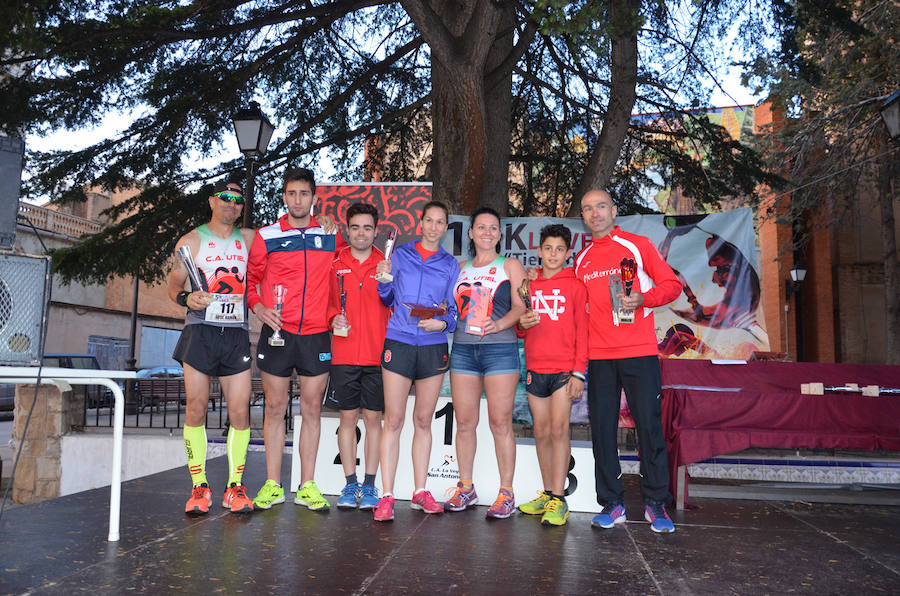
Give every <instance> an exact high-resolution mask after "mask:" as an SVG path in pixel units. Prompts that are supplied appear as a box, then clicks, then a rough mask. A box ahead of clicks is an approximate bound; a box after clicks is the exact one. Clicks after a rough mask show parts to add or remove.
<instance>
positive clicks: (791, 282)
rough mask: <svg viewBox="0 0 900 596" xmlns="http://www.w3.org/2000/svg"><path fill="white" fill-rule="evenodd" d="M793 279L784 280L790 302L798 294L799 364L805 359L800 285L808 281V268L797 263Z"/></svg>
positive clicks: (796, 307) (795, 311)
mask: <svg viewBox="0 0 900 596" xmlns="http://www.w3.org/2000/svg"><path fill="white" fill-rule="evenodd" d="M790 273H791V278H790V279H785V280H784V294H785V298H786V299H787V301H788V302H790V300H791V296H793V295H794V294H797V299H796V305H795V307H794V333H796V334H797V362H800V361H801V359H802V358H803V330H802V329H801V325H802V321H803V319H802V318H801V315H800V295H799V294H800V284H802V283H803V280H804V279H806V267H804V266H803V265H801V264H800V263H795V264H794V266H793V267H791V271H790ZM784 317H785V321H784V323H785V338H786V337H787V306H785V313H784ZM787 347H788V346H785V351H787Z"/></svg>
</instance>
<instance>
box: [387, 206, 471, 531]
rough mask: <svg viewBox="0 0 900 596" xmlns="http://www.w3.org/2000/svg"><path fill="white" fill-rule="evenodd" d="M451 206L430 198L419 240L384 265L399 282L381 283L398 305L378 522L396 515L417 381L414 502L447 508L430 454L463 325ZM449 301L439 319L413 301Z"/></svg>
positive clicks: (432, 509) (390, 342)
mask: <svg viewBox="0 0 900 596" xmlns="http://www.w3.org/2000/svg"><path fill="white" fill-rule="evenodd" d="M448 216H449V212H448V211H447V207H446V206H445V205H444V204H443V203H441V202H439V201H431V202H430V203H427V204H426V205H425V207H423V208H422V218H421V227H422V236H421V239H420V240H417V241H415V242H410V243H408V244H403V245H401V246H399V247H397V249H396V250H394V252H393V254H392V255H391V258H390V260H385V261H382V262H380V263H379V264H378V268H377V272H378V273H379V274H381V273H390V274H392V275H393V276H394V279H393V281H391V282H388V283H379V284H378V294H379V296H381V301H382V302H383V303H384V304H385V305H386V306H390V307H393V309H394V315H393V316H392V317H391V319H390V320H389V321H388V326H387V333H386V335H385V340H384V352H383V353H382V355H381V371H382V372H381V374H382V379H383V381H384V431H383V432H382V433H381V446H380V454H381V482H382V488H383V489H384V494H383V496H382V497H381V500H380V501H379V502H378V505H377V506H376V507H375V520H376V521H390V520H392V519H394V495H393V491H394V477H395V476H396V473H397V460H398V458H399V456H400V431H401V430H403V420H404V418H405V417H406V402H407V401H408V399H409V389H410V386H411V385H412V383H413V382H415V384H416V402H415V406H414V408H415V409H414V410H413V424H414V426H415V430H414V432H413V441H412V460H413V478H414V480H415V485H416V486H415V492H414V493H413V498H412V504H411V507H412V508H413V509H418V510H421V511H424V512H425V513H441V512H442V511H443V507H442V506H441V505H440V504H438V503H437V502H436V501H435V500H434V497H433V496H432V495H431V493H430V492H428V491H427V490H425V480H426V474H427V471H428V460H429V457H430V455H431V419H432V417H433V416H434V409H435V406H436V405H437V399H438V394H439V393H440V391H441V383H442V381H443V380H444V373H445V372H447V369H448V368H449V365H450V358H449V355H448V351H447V334H448V333H453V331H454V330H455V329H456V306H455V303H454V300H453V286H454V284H455V283H456V278H457V276H458V275H459V264H458V263H457V262H456V259H454V258H453V257H452V256H451V255H450V253H448V252H447V251H445V250H444V249H443V248H441V245H440V242H441V237H442V236H443V235H444V232H446V231H447V219H448ZM411 304H418V305H424V306H428V307H436V306H443V307H445V311H446V312H445V314H443V315H438V316H435V317H432V318H421V317H417V316H412V315H411V311H410V307H409V306H408V305H411Z"/></svg>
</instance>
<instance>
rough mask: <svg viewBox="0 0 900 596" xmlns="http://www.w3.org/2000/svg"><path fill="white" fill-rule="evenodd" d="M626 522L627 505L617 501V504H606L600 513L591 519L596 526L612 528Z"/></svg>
mask: <svg viewBox="0 0 900 596" xmlns="http://www.w3.org/2000/svg"><path fill="white" fill-rule="evenodd" d="M624 523H625V505H622V504H621V503H616V504H615V505H612V504H606V505H604V506H603V509H601V510H600V513H599V514H598V515H595V516H594V519H592V520H591V525H592V526H594V527H595V528H604V529H607V530H608V529H610V528H613V527H615V526H616V525H617V524H624Z"/></svg>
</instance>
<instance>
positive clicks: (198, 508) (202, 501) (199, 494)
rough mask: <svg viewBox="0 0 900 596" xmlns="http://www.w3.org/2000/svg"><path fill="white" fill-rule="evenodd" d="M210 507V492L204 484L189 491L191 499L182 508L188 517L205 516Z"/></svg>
mask: <svg viewBox="0 0 900 596" xmlns="http://www.w3.org/2000/svg"><path fill="white" fill-rule="evenodd" d="M210 505H212V491H211V490H209V485H208V484H206V483H205V482H204V483H203V484H198V485H197V486H195V487H194V488H193V489H192V490H191V498H190V499H188V502H187V505H185V506H184V512H185V513H187V514H190V515H205V514H207V513H209V506H210Z"/></svg>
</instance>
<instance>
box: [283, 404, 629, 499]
mask: <svg viewBox="0 0 900 596" xmlns="http://www.w3.org/2000/svg"><path fill="white" fill-rule="evenodd" d="M414 405H415V398H414V397H410V398H409V402H408V403H407V406H406V418H405V421H404V424H403V431H402V432H401V433H400V457H399V460H398V462H397V476H396V478H395V480H394V496H395V497H396V498H397V499H401V500H409V499H411V498H412V493H413V490H415V486H414V482H413V469H412V454H411V449H412V437H413V422H412V412H413V406H414ZM302 423H303V419H302V416H300V415H297V416H294V435H293V437H294V446H295V447H294V448H293V449H292V450H291V481H290V490H291V492H294V491H296V490H297V488H298V486H299V484H300V455H299V453H298V451H297V447H296V446H297V445H299V444H300V425H301V424H302ZM338 424H339V419H338V418H332V417H326V418H322V422H321V429H322V434H321V437H320V440H319V453H318V457H317V458H316V472H315V477H314V478H315V481H316V484H317V485H318V487H319V489H320V490H321V491H322V493H324V494H326V495H338V494H340V492H341V489H342V488H344V484H345V480H344V471H343V468H342V467H341V464H340V463H339V461H340V460H339V458H338V457H337V455H338V448H337V429H338ZM358 426H359V428H360V431H361V439H360V441H359V443H358V444H357V451H356V453H357V458H358V463H357V465H356V473H357V476H358V477H359V478H362V476H363V474H364V473H365V450H364V449H363V441H365V426H364V425H363V423H362V421H361V420H360V422H359V423H358ZM476 436H477V439H478V451H477V452H476V455H475V466H474V468H475V472H474V478H473V480H474V481H475V487H476V491H477V492H478V501H479V504H481V505H490V504H491V503H493V501H494V498H496V496H497V492H498V491H499V490H500V475H499V472H498V470H497V458H496V453H495V451H494V438H493V435H491V430H490V425H489V424H488V415H487V401H486V400H485V399H482V400H481V411H480V419H479V423H478V430H477V431H476ZM455 441H456V424H455V417H454V416H453V410H452V403H451V400H450V398H449V397H440V398H438V403H437V408H436V411H435V415H434V417H433V418H432V423H431V458H430V460H429V465H428V478H427V482H426V486H425V488H427V489H428V490H430V491H431V493H432V494H433V495H434V498H435V499H436V500H437V501H438V502H443V501H445V500H447V499H449V498H450V497H451V496H452V495H453V491H454V490H455V489H456V483H457V482H458V481H459V464H458V462H457V459H456V444H455ZM569 465H570V469H569V473H568V476H567V478H566V491H567V492H568V493H569V494H567V496H566V501H567V502H568V504H569V509H570V510H571V511H599V510H600V507H599V505H597V500H596V496H595V492H594V456H593V452H592V451H591V448H590V446H586V447H585V446H573V447H572V459H571V460H570V464H569ZM632 467H633V468H636V467H637V466H636V465H632V466H629V465H627V464H625V462H623V471H626V472H632V471H633V470H631V469H629V468H632ZM375 484H376V486H377V487H378V489H379V490H381V488H382V484H381V469H380V468H379V470H378V475H377V477H376V479H375ZM543 488H544V487H543V480H542V479H541V471H540V467H539V466H538V461H537V451H536V450H535V446H534V441H533V440H531V439H518V440H517V441H516V473H515V479H514V482H513V489H514V490H515V493H516V502H517V504H519V503H524V502H526V501H530V500H531V499H533V498H534V497H535V496H536V493H537V492H539V491H541V490H543Z"/></svg>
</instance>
